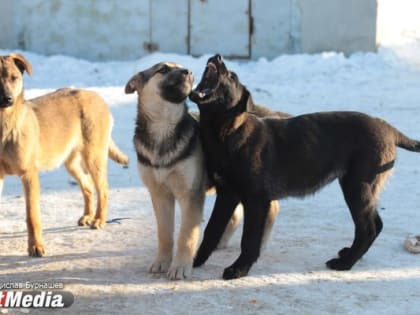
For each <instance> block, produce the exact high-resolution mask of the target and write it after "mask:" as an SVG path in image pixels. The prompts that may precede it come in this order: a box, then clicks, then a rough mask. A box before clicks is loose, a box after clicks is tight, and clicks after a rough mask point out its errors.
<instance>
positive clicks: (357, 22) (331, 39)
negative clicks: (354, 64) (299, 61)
mask: <svg viewBox="0 0 420 315" xmlns="http://www.w3.org/2000/svg"><path fill="white" fill-rule="evenodd" d="M321 3H322V5H321ZM298 6H299V9H300V10H299V11H300V12H301V13H300V14H301V49H302V51H303V52H308V53H316V52H319V51H323V50H340V51H342V52H344V53H346V54H350V53H352V52H354V51H358V50H362V51H373V50H375V48H376V14H377V12H376V8H377V7H376V0H351V1H349V0H322V1H319V0H298ZM337 48H338V49H337Z"/></svg>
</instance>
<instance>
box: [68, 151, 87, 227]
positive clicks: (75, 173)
mask: <svg viewBox="0 0 420 315" xmlns="http://www.w3.org/2000/svg"><path fill="white" fill-rule="evenodd" d="M65 165H66V169H67V171H68V172H69V173H70V175H71V176H72V177H73V178H74V179H75V180H76V181H77V183H78V184H79V187H80V190H81V191H82V194H83V199H84V201H85V209H84V212H83V215H82V216H81V217H80V219H79V221H78V224H79V225H80V226H90V225H91V224H92V223H93V220H94V218H93V207H94V196H93V189H94V186H93V182H92V178H91V176H90V174H89V172H88V170H87V168H86V165H84V162H83V159H82V156H81V154H79V153H77V154H73V155H72V156H71V157H70V158H69V159H68V160H67V161H66V163H65Z"/></svg>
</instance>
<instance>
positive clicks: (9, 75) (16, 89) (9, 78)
mask: <svg viewBox="0 0 420 315" xmlns="http://www.w3.org/2000/svg"><path fill="white" fill-rule="evenodd" d="M24 71H26V72H27V73H28V74H32V67H31V65H30V64H29V62H28V61H27V60H26V59H25V58H24V57H23V56H22V55H19V54H10V55H8V56H0V109H2V108H6V107H9V106H12V105H13V104H14V103H15V101H16V98H17V97H18V96H20V95H21V94H22V92H23V78H22V77H23V72H24Z"/></svg>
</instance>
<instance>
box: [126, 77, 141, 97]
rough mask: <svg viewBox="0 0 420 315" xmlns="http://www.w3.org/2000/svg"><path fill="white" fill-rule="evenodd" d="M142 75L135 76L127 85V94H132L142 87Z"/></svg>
mask: <svg viewBox="0 0 420 315" xmlns="http://www.w3.org/2000/svg"><path fill="white" fill-rule="evenodd" d="M141 81H142V80H141V73H138V74H136V75H135V76H133V77H132V78H131V79H130V81H128V82H127V84H126V85H125V94H132V93H134V92H135V91H137V90H138V89H139V88H140V87H141Z"/></svg>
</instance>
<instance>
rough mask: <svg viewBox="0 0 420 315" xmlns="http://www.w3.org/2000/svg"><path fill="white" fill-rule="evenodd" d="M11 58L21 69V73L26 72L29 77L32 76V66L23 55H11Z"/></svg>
mask: <svg viewBox="0 0 420 315" xmlns="http://www.w3.org/2000/svg"><path fill="white" fill-rule="evenodd" d="M9 57H10V58H12V59H13V61H14V63H15V64H16V66H17V67H18V68H19V70H20V72H22V74H23V72H24V71H26V72H27V73H28V74H29V75H31V74H32V66H31V64H30V63H29V61H28V60H26V58H25V57H23V56H22V55H21V54H10V55H9Z"/></svg>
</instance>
